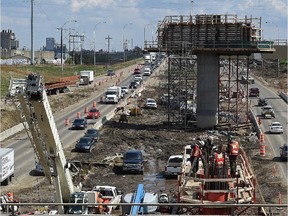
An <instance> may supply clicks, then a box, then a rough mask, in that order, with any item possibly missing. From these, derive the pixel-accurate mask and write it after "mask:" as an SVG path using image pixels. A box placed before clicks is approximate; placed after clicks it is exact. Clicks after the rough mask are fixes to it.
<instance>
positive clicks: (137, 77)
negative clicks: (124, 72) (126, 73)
mask: <svg viewBox="0 0 288 216" xmlns="http://www.w3.org/2000/svg"><path fill="white" fill-rule="evenodd" d="M134 79H139V80H140V81H142V80H143V77H142V76H141V74H136V75H135V76H134Z"/></svg>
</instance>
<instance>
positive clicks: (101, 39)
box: [1, 0, 287, 51]
mask: <svg viewBox="0 0 288 216" xmlns="http://www.w3.org/2000/svg"><path fill="white" fill-rule="evenodd" d="M33 11H34V35H33V36H34V50H39V49H40V48H41V47H43V46H45V43H46V37H54V38H55V39H56V42H57V43H59V44H60V41H61V40H60V38H61V37H60V31H59V30H57V28H61V27H63V25H64V24H65V25H64V27H63V28H64V31H63V38H64V43H65V44H67V47H68V37H67V35H68V34H69V29H70V31H71V34H73V35H81V36H84V37H83V38H84V44H83V48H84V49H93V48H94V42H95V46H96V50H98V49H104V50H107V47H108V46H107V40H105V38H106V37H108V35H109V36H110V37H111V38H112V39H111V41H110V42H111V43H110V51H111V50H122V47H123V45H122V41H123V36H124V39H127V40H128V41H129V48H131V47H132V46H133V47H134V46H139V47H142V48H143V41H144V27H145V37H146V39H147V40H152V38H153V39H155V38H156V34H155V33H156V30H157V23H158V21H161V20H163V19H164V18H165V16H169V15H189V14H190V12H192V14H220V15H224V14H237V16H238V17H239V18H244V17H245V15H246V16H248V17H250V16H252V17H256V18H260V17H261V19H262V28H263V38H264V39H265V40H276V39H277V38H278V33H277V32H278V29H279V38H280V40H281V39H283V40H284V39H286V40H287V0H241V1H239V0H221V1H220V0H217V1H213V0H206V1H203V0H202V1H201V0H193V1H191V0H34V10H33ZM71 20H77V22H71ZM266 22H269V23H266ZM3 29H5V30H7V29H11V30H12V31H13V32H14V33H15V36H16V39H18V40H19V43H20V48H23V47H27V48H28V49H30V48H31V33H30V32H31V0H1V31H2V30H3ZM94 30H95V34H94ZM71 46H72V45H71ZM74 48H75V49H79V48H80V43H75V44H74Z"/></svg>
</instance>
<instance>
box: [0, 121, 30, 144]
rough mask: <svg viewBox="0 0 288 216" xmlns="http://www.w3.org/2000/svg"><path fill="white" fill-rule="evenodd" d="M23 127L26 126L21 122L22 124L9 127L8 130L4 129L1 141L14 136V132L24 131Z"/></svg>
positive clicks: (0, 135)
mask: <svg viewBox="0 0 288 216" xmlns="http://www.w3.org/2000/svg"><path fill="white" fill-rule="evenodd" d="M25 124H26V127H28V125H27V123H26V122H25ZM23 129H24V126H23V124H22V123H21V124H18V125H15V126H14V127H12V128H9V129H8V130H5V131H3V132H2V133H0V141H3V140H5V139H7V138H9V137H11V136H13V135H14V134H16V133H18V132H20V131H22V130H23Z"/></svg>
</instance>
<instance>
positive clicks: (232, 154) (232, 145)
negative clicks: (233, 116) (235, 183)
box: [227, 140, 239, 178]
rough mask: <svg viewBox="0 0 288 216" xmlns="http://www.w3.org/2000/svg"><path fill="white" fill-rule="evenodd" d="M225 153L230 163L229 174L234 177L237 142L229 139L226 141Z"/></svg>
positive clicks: (237, 152) (237, 150)
mask: <svg viewBox="0 0 288 216" xmlns="http://www.w3.org/2000/svg"><path fill="white" fill-rule="evenodd" d="M227 153H228V156H229V163H230V174H231V177H232V178H235V174H236V160H237V156H238V154H239V143H238V142H237V141H235V140H230V142H229V143H228V148H227Z"/></svg>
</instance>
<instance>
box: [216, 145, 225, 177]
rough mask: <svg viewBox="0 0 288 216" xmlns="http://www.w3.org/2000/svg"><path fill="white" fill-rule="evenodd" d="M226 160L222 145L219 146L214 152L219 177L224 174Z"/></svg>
mask: <svg viewBox="0 0 288 216" xmlns="http://www.w3.org/2000/svg"><path fill="white" fill-rule="evenodd" d="M224 161H225V159H224V154H223V153H222V146H218V149H217V151H216V152H215V154H214V164H215V170H216V175H217V176H218V178H219V177H222V176H223V168H224Z"/></svg>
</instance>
